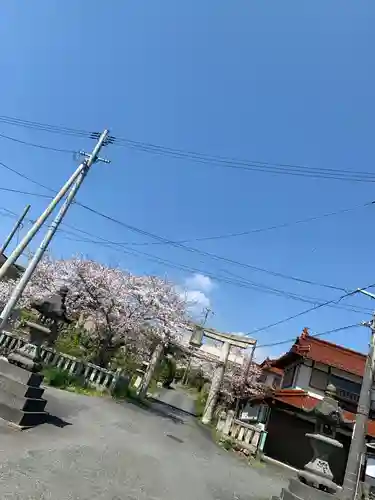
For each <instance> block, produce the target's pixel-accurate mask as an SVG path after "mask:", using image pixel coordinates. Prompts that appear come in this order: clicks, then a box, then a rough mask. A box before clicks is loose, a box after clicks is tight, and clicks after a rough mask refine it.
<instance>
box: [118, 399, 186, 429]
mask: <svg viewBox="0 0 375 500" xmlns="http://www.w3.org/2000/svg"><path fill="white" fill-rule="evenodd" d="M126 402H127V403H128V404H131V405H134V406H136V407H137V408H140V409H141V410H144V411H146V412H148V413H152V414H154V415H157V416H158V417H162V418H166V419H168V420H171V421H172V422H173V423H175V424H184V423H185V421H184V419H183V418H182V417H181V416H179V415H178V414H177V411H175V410H174V409H173V408H171V407H170V406H168V405H166V404H164V403H162V402H160V401H156V400H153V399H151V398H150V399H147V400H145V401H141V400H138V399H127V400H126Z"/></svg>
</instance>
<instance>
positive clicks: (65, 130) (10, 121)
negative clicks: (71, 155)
mask: <svg viewBox="0 0 375 500" xmlns="http://www.w3.org/2000/svg"><path fill="white" fill-rule="evenodd" d="M0 123H5V124H7V125H14V126H17V127H23V128H29V129H34V130H40V131H42V132H51V133H56V134H61V135H72V136H75V137H87V138H91V135H92V132H88V131H87V130H80V129H74V128H70V127H61V126H59V125H50V124H47V123H41V122H36V121H32V120H22V119H20V118H14V117H10V116H4V115H0Z"/></svg>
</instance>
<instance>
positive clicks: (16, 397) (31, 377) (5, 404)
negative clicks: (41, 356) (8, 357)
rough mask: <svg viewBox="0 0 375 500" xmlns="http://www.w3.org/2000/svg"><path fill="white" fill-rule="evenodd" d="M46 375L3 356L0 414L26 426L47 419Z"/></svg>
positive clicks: (0, 382)
mask: <svg viewBox="0 0 375 500" xmlns="http://www.w3.org/2000/svg"><path fill="white" fill-rule="evenodd" d="M42 380H43V375H41V374H39V373H32V372H31V371H28V370H25V369H24V368H21V367H19V366H17V365H15V364H12V363H9V362H8V361H5V360H2V359H0V418H2V419H4V420H6V421H7V422H10V423H11V424H14V425H16V426H17V427H19V428H21V429H24V428H27V427H34V426H35V425H38V424H41V423H43V422H44V421H45V419H46V412H45V411H44V409H45V406H46V404H47V401H46V400H45V399H43V398H42V396H43V392H44V389H42V388H41V387H40V384H41V382H42Z"/></svg>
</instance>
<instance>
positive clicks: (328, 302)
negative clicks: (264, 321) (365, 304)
mask: <svg viewBox="0 0 375 500" xmlns="http://www.w3.org/2000/svg"><path fill="white" fill-rule="evenodd" d="M374 286H375V284H372V285H369V286H367V287H365V288H362V290H367V289H368V288H372V287H374ZM355 293H357V290H353V291H352V292H348V293H346V294H344V295H342V296H341V297H339V298H338V299H332V300H327V301H326V302H323V303H322V304H318V305H316V306H314V307H310V308H309V309H305V310H303V311H301V312H299V313H297V314H294V315H293V316H288V317H287V318H284V319H281V320H279V321H276V322H275V323H271V324H269V325H266V326H263V327H261V328H257V329H256V330H253V331H252V332H250V333H248V335H254V334H255V333H258V332H262V331H264V330H268V329H269V328H272V327H274V326H277V325H281V324H282V323H286V322H288V321H291V320H292V319H295V318H299V317H300V316H303V315H304V314H307V313H309V312H312V311H316V310H317V309H320V308H321V307H324V306H328V305H329V304H334V303H336V304H337V303H338V302H340V301H341V300H343V299H344V298H345V297H349V296H350V295H354V294H355Z"/></svg>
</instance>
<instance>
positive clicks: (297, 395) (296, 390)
mask: <svg viewBox="0 0 375 500" xmlns="http://www.w3.org/2000/svg"><path fill="white" fill-rule="evenodd" d="M365 361H366V356H365V355H364V354H362V353H359V352H357V351H353V350H352V349H348V348H346V347H343V346H340V345H337V344H334V343H332V342H328V341H326V340H323V339H321V338H318V337H314V336H311V335H309V332H308V330H307V329H306V328H305V329H304V330H303V332H302V334H301V335H300V336H299V337H297V339H296V340H295V342H294V344H293V345H292V347H291V348H290V349H289V351H288V352H286V353H285V354H284V355H283V356H281V357H280V358H279V359H277V360H273V361H269V363H271V364H272V366H273V368H275V369H278V370H282V371H283V376H282V379H281V385H280V388H278V389H276V390H273V391H271V392H269V393H268V394H267V395H266V396H265V397H264V398H263V400H262V401H259V402H258V403H261V406H263V407H267V411H266V412H265V411H263V412H261V413H260V414H261V415H263V416H264V420H263V422H264V423H265V424H266V429H267V432H268V434H267V439H266V443H265V447H264V453H265V454H266V455H268V456H270V457H272V458H274V459H276V460H279V461H281V462H284V463H286V464H288V465H291V466H293V467H296V468H298V469H300V468H303V466H304V465H305V464H306V463H307V462H308V461H309V460H310V458H311V447H310V444H309V441H308V439H307V438H306V436H305V434H306V433H308V432H313V429H314V421H313V418H312V417H310V416H309V414H308V413H306V411H305V410H306V409H312V408H314V407H315V406H316V405H317V404H318V402H319V401H320V400H321V399H322V398H323V396H324V391H325V390H326V388H327V386H328V384H330V383H331V384H333V385H334V386H335V387H336V392H337V398H338V400H339V403H340V406H341V407H342V408H343V409H344V410H345V416H346V418H347V419H350V420H352V421H353V422H354V420H355V414H356V411H357V405H358V400H359V394H360V391H361V384H362V376H363V371H364V367H365ZM372 400H373V402H372V405H371V412H370V419H369V421H368V428H367V438H368V440H371V439H373V438H375V390H374V391H373V395H372ZM337 439H338V440H339V441H341V442H342V443H343V445H344V448H343V451H344V452H338V454H337V457H334V460H333V461H332V463H333V469H334V470H333V474H334V477H335V480H336V481H337V482H338V483H341V482H342V480H343V475H344V472H345V466H346V460H347V454H348V451H349V446H350V440H351V430H350V429H347V428H346V429H340V430H339V432H338V434H337Z"/></svg>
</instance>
